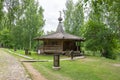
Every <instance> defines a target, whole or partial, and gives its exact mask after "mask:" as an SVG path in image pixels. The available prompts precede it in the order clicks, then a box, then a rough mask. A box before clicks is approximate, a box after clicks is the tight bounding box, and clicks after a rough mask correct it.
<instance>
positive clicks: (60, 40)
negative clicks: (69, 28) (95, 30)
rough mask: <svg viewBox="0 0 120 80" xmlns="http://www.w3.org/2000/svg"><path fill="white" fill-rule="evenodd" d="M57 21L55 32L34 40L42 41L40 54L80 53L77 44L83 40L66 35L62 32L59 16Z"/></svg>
mask: <svg viewBox="0 0 120 80" xmlns="http://www.w3.org/2000/svg"><path fill="white" fill-rule="evenodd" d="M58 20H59V24H58V27H57V29H56V32H54V33H51V34H48V35H44V36H40V37H37V38H35V40H38V41H39V40H41V41H43V45H42V47H40V48H39V49H40V52H42V53H55V52H59V53H66V52H68V51H71V50H73V51H79V52H80V46H79V45H77V43H80V42H81V41H84V39H83V38H80V37H78V36H75V35H71V34H68V33H66V32H65V31H64V30H63V24H62V22H61V21H62V18H61V16H60V17H59V18H58Z"/></svg>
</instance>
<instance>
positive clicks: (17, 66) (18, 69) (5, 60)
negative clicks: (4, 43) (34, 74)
mask: <svg viewBox="0 0 120 80" xmlns="http://www.w3.org/2000/svg"><path fill="white" fill-rule="evenodd" d="M0 80H31V79H30V77H29V75H28V74H27V73H26V71H25V69H24V67H23V66H22V64H21V63H20V62H19V61H18V59H17V58H15V57H13V56H12V55H10V54H9V53H6V52H5V51H3V50H2V49H0Z"/></svg>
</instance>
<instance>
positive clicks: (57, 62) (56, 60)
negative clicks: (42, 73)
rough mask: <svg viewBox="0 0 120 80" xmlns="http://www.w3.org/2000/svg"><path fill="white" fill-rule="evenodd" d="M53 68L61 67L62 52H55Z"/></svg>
mask: <svg viewBox="0 0 120 80" xmlns="http://www.w3.org/2000/svg"><path fill="white" fill-rule="evenodd" d="M53 69H55V70H59V69H60V54H54V59H53Z"/></svg>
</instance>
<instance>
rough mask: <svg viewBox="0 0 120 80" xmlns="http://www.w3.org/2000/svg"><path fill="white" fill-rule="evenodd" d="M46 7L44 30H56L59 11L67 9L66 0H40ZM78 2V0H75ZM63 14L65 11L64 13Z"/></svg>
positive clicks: (44, 7)
mask: <svg viewBox="0 0 120 80" xmlns="http://www.w3.org/2000/svg"><path fill="white" fill-rule="evenodd" d="M38 1H39V3H40V5H41V6H42V7H43V9H44V19H45V25H44V27H43V29H44V32H45V33H46V32H47V31H55V30H56V28H57V25H58V17H59V15H60V13H59V11H63V10H65V9H66V8H65V3H66V0H38ZM73 1H74V2H76V1H77V0H73ZM62 16H64V15H63V13H62Z"/></svg>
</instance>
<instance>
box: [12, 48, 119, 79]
mask: <svg viewBox="0 0 120 80" xmlns="http://www.w3.org/2000/svg"><path fill="white" fill-rule="evenodd" d="M12 51H13V50H12ZM16 53H18V54H22V55H24V51H22V50H17V51H16ZM30 57H32V58H34V59H40V60H41V59H42V60H43V59H45V60H52V59H53V56H50V55H37V54H36V53H35V52H31V56H30ZM61 58H66V57H64V56H61ZM114 64H117V65H119V66H115V65H114ZM32 65H33V67H34V68H36V69H37V70H38V71H39V72H40V73H41V74H42V75H44V76H45V77H46V78H47V79H48V80H120V76H119V74H120V61H119V60H111V59H106V58H103V57H93V56H87V57H86V58H84V59H77V60H74V61H60V67H61V69H60V70H58V71H56V70H53V69H52V67H53V62H35V63H32Z"/></svg>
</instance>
